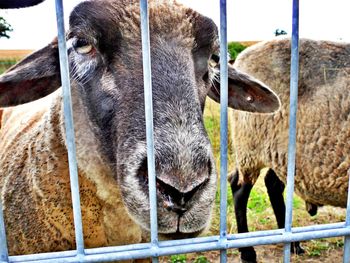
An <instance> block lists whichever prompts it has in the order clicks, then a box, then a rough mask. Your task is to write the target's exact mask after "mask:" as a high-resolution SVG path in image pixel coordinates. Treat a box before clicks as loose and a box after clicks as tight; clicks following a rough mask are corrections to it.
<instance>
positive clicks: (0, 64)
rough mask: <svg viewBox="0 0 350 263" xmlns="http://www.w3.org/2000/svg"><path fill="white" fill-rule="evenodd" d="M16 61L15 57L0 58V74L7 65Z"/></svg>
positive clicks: (9, 65)
mask: <svg viewBox="0 0 350 263" xmlns="http://www.w3.org/2000/svg"><path fill="white" fill-rule="evenodd" d="M16 62H17V60H16V59H6V60H4V59H0V74H2V73H3V72H5V71H6V70H7V69H8V68H9V67H11V66H12V65H14V64H15V63H16Z"/></svg>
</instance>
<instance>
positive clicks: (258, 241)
mask: <svg viewBox="0 0 350 263" xmlns="http://www.w3.org/2000/svg"><path fill="white" fill-rule="evenodd" d="M140 3H141V5H140V6H141V29H142V31H141V32H142V50H143V69H144V88H145V107H146V109H145V114H146V132H147V156H148V158H147V160H148V174H149V196H150V205H151V215H150V217H151V242H150V243H143V244H133V245H125V246H117V247H103V248H94V249H85V248H84V240H83V232H82V218H81V210H80V197H79V187H78V174H77V161H76V156H75V142H74V128H73V118H72V106H71V95H70V82H69V69H68V59H67V49H66V42H65V33H64V32H65V30H64V21H63V17H64V16H63V5H62V0H56V13H57V27H58V40H59V51H60V52H59V54H60V65H61V78H62V79H61V80H62V87H63V97H64V115H65V116H64V117H65V125H66V133H67V145H68V156H69V169H70V178H71V192H72V200H73V213H74V226H75V236H76V250H74V251H63V252H53V253H42V254H33V255H21V256H8V251H7V245H6V234H5V227H4V222H3V215H2V207H0V238H1V242H0V253H1V254H0V260H1V262H101V261H112V260H126V259H136V258H145V257H152V261H153V262H158V257H159V256H164V255H172V254H180V253H181V254H182V253H189V252H201V251H209V250H220V252H221V253H220V260H221V262H226V261H227V256H226V251H227V249H229V248H239V247H246V246H255V245H267V244H275V243H285V246H284V262H290V249H291V246H290V243H291V242H294V241H302V240H310V239H317V238H326V237H337V236H345V245H344V257H343V262H346V263H349V262H350V238H349V237H350V209H347V214H346V222H343V223H335V224H324V225H314V226H306V227H298V228H292V227H291V226H292V197H293V190H294V173H295V151H296V111H297V94H298V92H297V91H298V56H299V55H298V42H299V33H298V31H299V30H298V28H299V0H293V20H292V21H293V32H292V49H291V50H292V58H291V81H290V86H291V88H290V95H291V96H290V97H291V100H290V116H291V117H290V130H289V152H288V176H287V200H286V223H285V229H278V230H268V231H258V232H250V233H241V234H233V235H228V234H227V231H226V211H227V201H226V199H227V134H228V132H227V104H228V98H227V95H228V90H227V85H228V78H227V55H226V54H227V28H226V21H227V19H226V0H220V12H221V13H220V37H221V42H220V57H221V69H220V79H221V119H220V127H221V131H220V133H221V153H220V158H221V167H220V175H221V177H220V189H221V195H220V235H219V236H210V237H201V238H192V239H182V240H173V241H158V231H157V207H156V182H155V178H156V177H155V165H154V152H153V151H154V147H153V143H154V142H153V110H152V83H151V67H150V65H151V60H150V42H149V24H148V23H149V21H148V6H147V0H140ZM349 203H350V198H349V195H348V207H349ZM0 205H1V204H0Z"/></svg>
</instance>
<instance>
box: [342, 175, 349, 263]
mask: <svg viewBox="0 0 350 263" xmlns="http://www.w3.org/2000/svg"><path fill="white" fill-rule="evenodd" d="M348 177H349V178H348V200H347V205H346V220H345V227H347V228H350V187H349V186H350V170H349V171H348ZM349 262H350V236H346V237H345V239H344V255H343V263H349Z"/></svg>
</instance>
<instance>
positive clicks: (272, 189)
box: [265, 169, 305, 255]
mask: <svg viewBox="0 0 350 263" xmlns="http://www.w3.org/2000/svg"><path fill="white" fill-rule="evenodd" d="M265 186H266V188H267V193H268V195H269V199H270V203H271V205H272V208H273V212H274V213H275V217H276V221H277V225H278V228H284V223H285V213H286V206H285V204H284V199H283V191H284V187H285V186H284V183H283V182H282V181H281V180H280V179H279V178H278V177H277V175H276V173H275V172H274V171H273V170H272V169H269V170H268V172H267V173H266V176H265ZM291 251H292V253H296V254H298V255H299V254H303V253H304V252H305V251H304V249H303V248H302V247H301V246H300V243H299V242H293V243H292V246H291Z"/></svg>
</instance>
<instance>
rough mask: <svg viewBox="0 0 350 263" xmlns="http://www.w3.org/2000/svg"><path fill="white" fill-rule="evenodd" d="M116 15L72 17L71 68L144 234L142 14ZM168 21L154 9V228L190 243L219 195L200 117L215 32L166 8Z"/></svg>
mask: <svg viewBox="0 0 350 263" xmlns="http://www.w3.org/2000/svg"><path fill="white" fill-rule="evenodd" d="M118 5H120V3H118V1H115V3H114V2H113V3H111V2H110V3H108V4H107V3H101V2H85V3H82V4H80V5H79V6H78V7H76V8H75V10H74V11H73V12H72V14H71V17H70V33H69V40H68V43H69V45H70V46H71V47H70V48H69V57H70V61H71V65H70V66H71V69H72V75H73V76H74V80H75V83H76V84H77V85H75V88H78V89H79V92H80V94H81V96H82V98H83V101H84V104H85V106H86V108H87V109H88V112H89V118H90V119H91V120H92V122H93V123H94V125H95V133H96V135H97V137H98V138H99V140H100V141H101V144H102V145H103V149H102V154H103V155H105V157H106V159H108V161H109V163H110V165H111V167H112V169H113V170H114V171H115V176H116V180H117V181H118V182H119V185H120V186H121V191H122V195H123V198H124V202H125V204H126V207H127V208H128V210H129V212H130V214H131V215H132V217H133V218H134V219H135V220H136V221H137V222H139V223H140V224H141V226H142V227H144V228H146V229H148V228H149V212H150V211H149V210H150V208H149V198H148V175H147V154H146V132H145V110H144V109H145V105H144V84H143V71H142V52H141V39H140V34H139V33H140V29H139V20H138V19H137V17H138V15H136V14H138V13H139V6H137V5H135V4H134V5H133V6H130V5H128V6H127V7H126V8H125V7H123V10H124V11H123V12H120V10H118V8H117V7H118ZM128 9H130V10H128ZM168 12H169V8H168V6H166V5H160V6H157V7H155V6H153V5H152V4H151V16H150V24H151V60H152V67H151V69H152V87H153V111H154V140H155V162H156V176H157V199H158V223H159V232H160V233H162V234H171V236H172V237H173V236H174V235H176V236H183V235H186V236H187V235H189V236H191V235H193V234H197V233H199V232H200V231H201V230H203V229H204V228H205V227H206V225H207V223H208V221H209V220H208V219H209V215H210V210H211V207H212V203H213V200H214V196H215V190H216V175H215V168H214V162H213V157H212V154H211V147H210V143H209V140H208V136H207V134H206V132H205V129H204V125H203V116H202V113H203V108H204V103H205V98H206V95H207V92H208V90H209V88H210V80H209V76H208V60H209V57H210V55H211V53H212V52H213V49H214V46H215V44H216V43H215V41H216V38H217V33H216V30H217V29H216V26H215V25H214V23H213V22H212V21H211V20H209V19H208V18H205V17H202V16H199V15H198V14H196V13H193V12H190V10H187V9H184V8H183V7H178V6H177V7H172V10H171V14H172V15H173V16H174V17H169V15H170V14H169V13H168ZM174 14H176V15H177V16H179V17H176V16H175V15H174ZM159 15H164V16H165V18H164V19H161V18H160V17H159ZM169 22H172V24H169ZM165 29H166V30H165Z"/></svg>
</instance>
